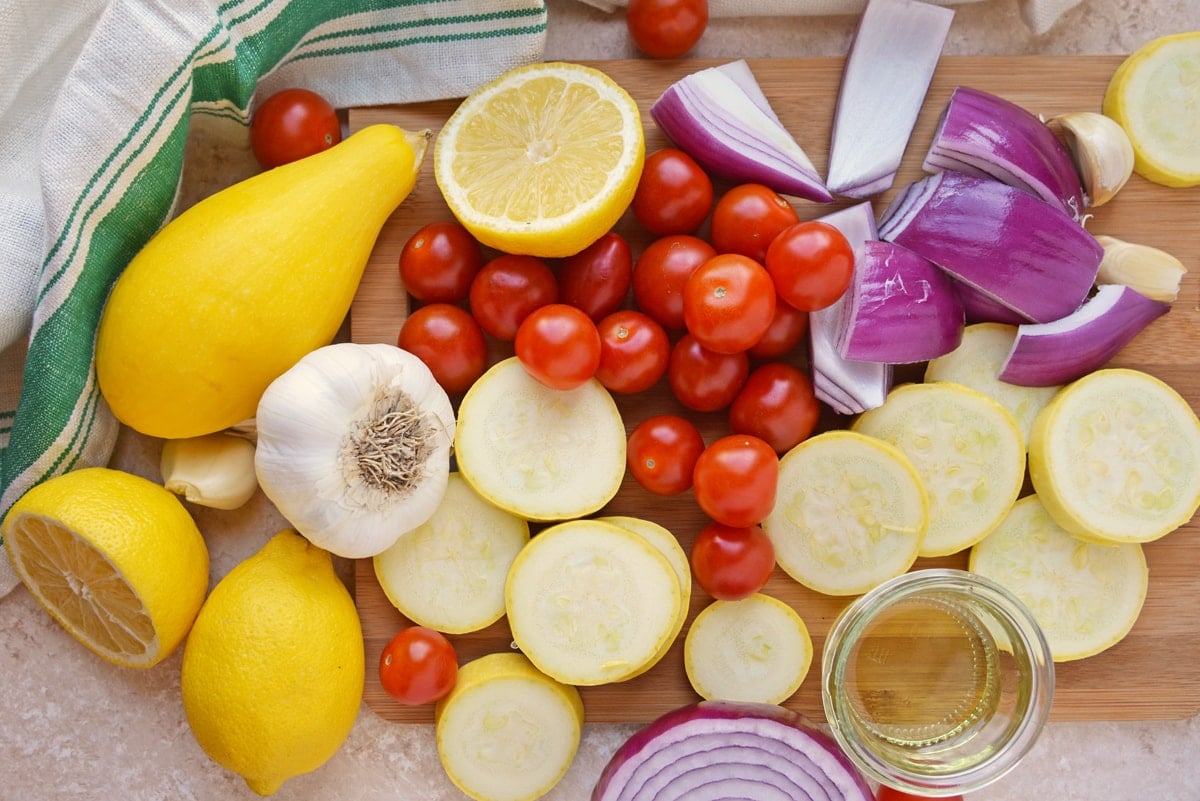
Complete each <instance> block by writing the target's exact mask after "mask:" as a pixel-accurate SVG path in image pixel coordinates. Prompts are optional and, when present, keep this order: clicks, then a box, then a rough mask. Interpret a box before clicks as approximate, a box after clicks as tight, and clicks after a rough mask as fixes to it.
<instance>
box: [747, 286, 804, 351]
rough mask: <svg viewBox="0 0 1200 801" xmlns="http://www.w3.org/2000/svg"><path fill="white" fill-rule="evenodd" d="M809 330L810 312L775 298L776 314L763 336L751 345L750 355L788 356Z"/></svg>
mask: <svg viewBox="0 0 1200 801" xmlns="http://www.w3.org/2000/svg"><path fill="white" fill-rule="evenodd" d="M807 332H808V312H802V311H800V310H799V309H797V308H796V307H795V306H791V305H789V304H788V303H786V302H785V301H784V300H783V299H782V298H779V297H778V296H777V297H776V298H775V316H774V317H772V318H771V324H770V325H769V326H767V331H766V333H764V334H763V335H762V337H761V338H760V339H759V340H758V342H755V343H754V344H753V345H752V346H751V347H750V356H751V357H752V358H755V359H780V358H783V357H784V356H787V355H788V354H789V353H791V352H792V351H793V350H795V349H796V347H797V346H798V345H799V344H800V340H802V339H804V335H805V334H806V333H807Z"/></svg>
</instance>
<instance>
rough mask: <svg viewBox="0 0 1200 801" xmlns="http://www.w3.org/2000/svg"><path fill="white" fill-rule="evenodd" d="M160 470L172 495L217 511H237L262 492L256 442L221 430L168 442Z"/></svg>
mask: <svg viewBox="0 0 1200 801" xmlns="http://www.w3.org/2000/svg"><path fill="white" fill-rule="evenodd" d="M159 471H160V472H161V473H162V480H163V486H164V487H166V488H167V489H169V490H170V491H171V492H174V493H175V494H176V495H182V496H183V497H184V498H186V499H187V500H189V501H191V502H192V503H195V504H199V505H200V506H209V507H212V508H213V509H237V508H239V507H241V506H243V505H245V503H246V501H248V500H250V498H251V497H253V495H254V493H255V491H256V490H257V489H258V479H257V478H256V477H255V474H254V443H253V442H251V441H250V440H248V439H246V438H244V437H241V436H236V435H233V434H226V433H224V432H221V431H218V432H216V433H213V434H205V435H203V436H199V437H188V438H186V439H169V440H167V441H166V442H164V443H163V449H162V455H161V456H160V458H159Z"/></svg>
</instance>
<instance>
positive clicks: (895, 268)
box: [838, 241, 964, 364]
mask: <svg viewBox="0 0 1200 801" xmlns="http://www.w3.org/2000/svg"><path fill="white" fill-rule="evenodd" d="M848 294H849V297H848V299H847V302H846V304H845V305H844V306H843V310H842V319H841V323H840V325H839V330H838V353H839V354H840V355H841V356H842V358H844V359H850V360H853V361H866V362H889V363H891V364H912V363H914V362H924V361H929V360H930V359H935V358H937V357H938V356H943V355H945V354H947V353H949V352H950V351H952V350H954V349H955V348H957V347H958V344H959V343H960V342H961V341H962V330H963V320H964V318H963V307H962V304H961V303H960V302H959V299H958V294H957V292H956V291H955V288H954V282H953V280H952V279H951V278H950V276H948V275H947V274H946V273H944V272H942V270H941V269H939V268H938V267H937V266H936V265H934V264H933V263H932V262H930V261H929V260H928V259H926V258H925V257H923V256H920V255H918V254H916V253H913V252H912V251H911V250H908V249H907V248H904V247H901V246H900V245H897V244H895V243H892V242H879V241H875V242H864V243H863V245H862V247H861V248H860V249H859V250H858V251H857V252H856V253H855V259H854V279H853V281H852V283H851V285H850V290H849V293H848Z"/></svg>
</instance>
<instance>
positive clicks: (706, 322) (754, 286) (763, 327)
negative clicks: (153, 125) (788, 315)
mask: <svg viewBox="0 0 1200 801" xmlns="http://www.w3.org/2000/svg"><path fill="white" fill-rule="evenodd" d="M774 316H775V286H774V284H772V283H771V275H770V274H769V273H768V272H767V271H766V269H765V268H764V267H763V266H762V265H761V264H759V263H758V262H756V261H754V259H751V258H747V257H746V256H742V255H739V254H737V253H723V254H721V255H719V256H714V257H713V258H711V259H709V260H708V261H706V262H704V264H701V265H700V266H699V267H697V268H696V271H695V272H694V273H692V275H691V277H689V278H688V280H687V283H686V284H685V285H684V287H683V321H684V324H685V325H686V326H687V330H688V332H689V333H691V334H692V336H694V337H696V339H697V340H699V341H700V344H701V345H703V346H704V347H706V348H708V349H709V350H715V351H716V352H717V353H739V352H741V351H745V350H749V348H750V346H752V345H753V344H754V343H755V342H758V340H760V339H762V335H763V334H765V333H766V332H767V328H768V327H769V326H770V325H771V318H772V317H774Z"/></svg>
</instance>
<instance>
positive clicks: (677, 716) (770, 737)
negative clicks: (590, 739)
mask: <svg viewBox="0 0 1200 801" xmlns="http://www.w3.org/2000/svg"><path fill="white" fill-rule="evenodd" d="M733 798H752V799H755V801H872V799H873V798H874V796H873V795H872V793H871V790H870V788H869V787H868V786H867V783H866V781H864V780H863V778H862V776H861V774H859V773H858V771H857V770H856V769H855V768H854V766H853V765H852V764H851V763H850V761H849V759H847V758H846V755H845V754H843V753H842V751H841V749H840V748H839V747H838V745H837V744H836V743H835V742H834V741H833V738H831V737H829V736H828V735H826V734H825V733H824V732H822V731H821V730H819V729H817V728H815V727H814V726H812V725H811V724H809V723H808V722H807V721H805V720H804V718H802V717H801V716H800V715H798V714H797V713H795V712H792V711H790V710H787V709H784V708H783V707H779V706H774V705H771V704H759V703H747V702H737V701H701V702H699V703H696V704H692V705H689V706H685V707H681V708H679V709H676V710H673V711H671V712H668V713H666V714H665V715H663V716H662V717H660V718H658V720H655V721H653V722H652V723H650V724H649V725H647V726H646V727H645V728H644V729H642V730H640V731H638V732H637V733H635V734H634V735H633V736H632V737H630V738H629V739H628V740H626V741H625V743H624V744H623V745H622V746H621V747H620V748H618V749H617V751H616V753H614V754H613V756H612V758H611V759H610V760H609V763H608V765H607V766H605V768H604V770H603V771H602V772H601V774H600V779H599V781H598V782H597V784H596V787H595V789H594V790H593V791H592V801H666V799H686V800H687V801H714V800H715V799H733Z"/></svg>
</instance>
